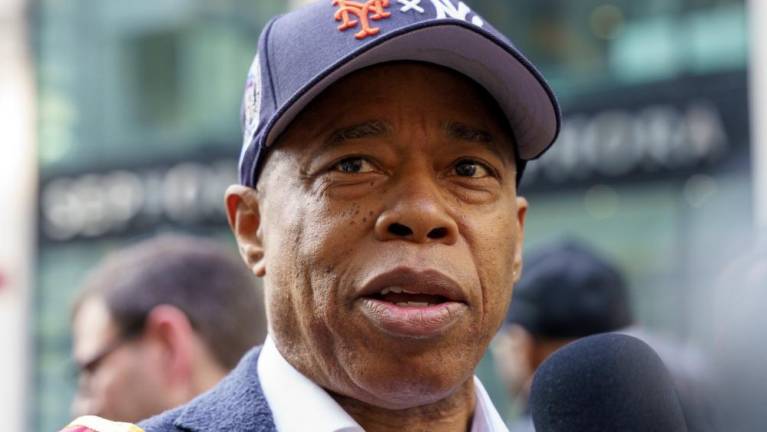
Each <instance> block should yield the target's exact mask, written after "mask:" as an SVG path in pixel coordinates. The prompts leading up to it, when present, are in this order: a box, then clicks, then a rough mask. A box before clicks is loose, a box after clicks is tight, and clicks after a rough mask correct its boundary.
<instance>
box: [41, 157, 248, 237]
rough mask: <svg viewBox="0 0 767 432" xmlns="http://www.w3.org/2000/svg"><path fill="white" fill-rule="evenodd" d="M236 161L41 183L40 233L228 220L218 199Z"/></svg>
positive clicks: (95, 233)
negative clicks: (41, 231)
mask: <svg viewBox="0 0 767 432" xmlns="http://www.w3.org/2000/svg"><path fill="white" fill-rule="evenodd" d="M236 166H237V163H236V162H235V161H233V160H222V161H218V162H213V163H209V164H203V163H195V162H184V163H179V164H177V165H175V166H171V167H169V168H162V169H159V168H157V169H146V170H143V171H138V172H134V171H127V170H118V171H111V172H106V173H100V174H84V175H81V176H76V177H62V178H57V179H55V180H52V181H50V182H48V183H46V184H45V185H44V186H43V190H42V193H41V200H40V205H41V212H42V230H43V234H45V236H46V237H47V238H49V239H52V240H70V239H74V238H94V237H99V236H102V235H108V234H117V233H120V232H122V231H124V230H126V229H127V228H129V227H130V226H131V225H132V224H134V223H140V224H150V225H152V224H158V223H165V222H166V221H169V222H172V223H178V224H196V223H203V222H211V221H217V222H221V223H225V222H226V215H225V214H224V206H223V204H222V202H223V201H222V200H223V197H224V191H225V190H226V187H227V186H229V185H230V184H233V183H237V175H236V173H237V170H236Z"/></svg>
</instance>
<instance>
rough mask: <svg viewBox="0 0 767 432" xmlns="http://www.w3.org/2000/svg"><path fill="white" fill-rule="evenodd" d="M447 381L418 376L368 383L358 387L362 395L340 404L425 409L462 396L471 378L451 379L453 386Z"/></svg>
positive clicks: (353, 395)
mask: <svg viewBox="0 0 767 432" xmlns="http://www.w3.org/2000/svg"><path fill="white" fill-rule="evenodd" d="M446 378H447V377H445V376H418V377H406V378H404V377H390V379H386V378H384V379H380V380H379V379H375V380H370V381H372V382H368V383H361V384H362V385H363V386H364V387H365V388H364V389H363V391H360V392H355V394H352V395H346V396H342V397H341V398H340V399H341V400H339V402H340V403H341V404H342V405H344V403H343V402H344V400H343V399H351V401H349V400H347V401H346V402H352V403H363V404H367V405H371V406H373V407H376V408H380V409H385V410H392V411H401V410H407V409H414V408H419V407H426V406H430V405H434V404H438V403H441V402H443V401H446V400H449V399H451V398H452V397H453V396H455V395H456V394H458V393H461V391H462V390H463V389H464V388H465V386H466V385H467V384H470V383H471V380H472V375H470V376H469V377H468V378H461V379H455V378H453V380H452V382H449V380H448V379H446ZM471 385H472V386H473V384H471ZM336 399H339V398H338V397H337V398H336ZM354 401H356V402H354Z"/></svg>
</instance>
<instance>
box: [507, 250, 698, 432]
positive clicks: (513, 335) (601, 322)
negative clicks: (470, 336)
mask: <svg viewBox="0 0 767 432" xmlns="http://www.w3.org/2000/svg"><path fill="white" fill-rule="evenodd" d="M616 331H617V332H621V333H626V334H630V335H632V336H635V337H638V338H640V339H643V340H644V341H645V342H647V343H648V344H649V345H650V346H652V347H653V349H655V350H656V351H657V352H658V354H659V355H660V356H661V358H662V359H663V361H664V363H666V366H667V367H668V368H669V371H670V372H671V374H672V378H673V380H674V385H675V386H676V388H677V393H678V395H679V398H680V400H681V402H682V408H683V410H684V413H685V418H686V420H687V424H688V428H689V430H690V431H710V430H712V429H711V427H712V420H711V418H710V417H709V416H710V414H711V413H710V410H711V408H712V406H711V405H709V403H708V400H709V399H708V397H707V395H706V392H708V391H709V390H710V388H709V387H707V386H706V385H705V384H706V381H705V379H704V377H705V373H706V369H705V367H704V362H703V360H702V357H701V356H700V355H699V354H698V352H697V351H695V350H693V349H689V348H686V347H680V346H678V345H676V344H675V343H673V342H672V341H670V340H667V339H665V338H662V337H658V336H656V335H653V334H652V333H650V332H648V331H646V330H644V329H642V328H641V327H639V326H638V325H636V324H635V319H634V315H633V312H632V306H631V298H630V293H629V289H628V286H627V284H626V281H625V278H624V276H623V274H622V272H621V271H620V270H619V268H618V267H617V266H616V265H615V264H613V263H612V262H611V261H609V260H608V259H606V258H604V257H602V256H600V255H599V254H598V253H596V252H595V251H594V250H592V249H591V248H590V247H588V246H586V245H585V244H584V243H583V242H580V241H576V240H572V239H567V240H561V241H558V242H555V243H551V244H548V245H545V246H542V247H540V248H538V249H536V250H534V251H531V252H530V253H529V254H528V255H527V256H526V258H525V264H524V270H523V272H522V278H521V280H520V282H519V283H518V284H517V286H516V287H515V289H514V293H513V294H512V301H511V305H510V306H509V311H508V314H507V319H506V323H505V325H504V326H503V327H502V328H501V330H500V331H499V333H498V335H497V337H496V340H495V341H494V343H493V345H492V354H493V356H494V360H495V364H496V367H497V369H498V373H499V375H500V376H501V378H502V380H503V382H504V384H505V386H506V388H507V391H508V392H509V393H510V395H511V396H512V402H513V403H514V406H515V407H516V408H517V410H516V411H517V414H516V418H514V419H513V420H512V421H511V422H510V425H509V428H510V431H511V432H524V431H534V428H533V425H532V420H531V418H530V414H529V412H528V409H527V401H528V398H529V392H530V385H531V383H532V379H533V375H534V373H535V371H536V369H537V368H538V366H540V365H541V363H543V361H544V360H546V358H548V357H549V355H551V354H552V353H553V352H554V351H556V350H558V349H559V348H561V347H562V346H564V345H566V344H568V343H570V342H572V341H574V340H576V339H579V338H581V337H585V336H590V335H593V334H597V333H606V332H616Z"/></svg>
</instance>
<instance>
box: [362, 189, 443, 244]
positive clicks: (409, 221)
mask: <svg viewBox="0 0 767 432" xmlns="http://www.w3.org/2000/svg"><path fill="white" fill-rule="evenodd" d="M390 194H391V195H390V197H387V198H389V199H388V201H389V203H390V205H389V206H388V207H387V208H386V209H385V210H384V211H383V212H382V213H381V214H380V215H379V216H378V219H377V220H376V224H375V235H376V238H378V239H379V240H381V241H387V240H407V241H412V242H416V243H437V242H439V243H444V244H447V245H451V244H454V243H455V242H456V240H457V239H458V225H457V223H456V222H455V220H454V219H453V218H452V217H451V215H450V213H449V212H448V209H447V207H446V205H445V203H444V198H443V197H442V196H441V194H440V191H439V189H438V186H437V185H435V184H433V182H429V181H419V182H417V183H416V182H411V183H403V184H401V185H398V187H396V188H395V190H393V191H391V192H390Z"/></svg>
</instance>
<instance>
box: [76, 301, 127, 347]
mask: <svg viewBox="0 0 767 432" xmlns="http://www.w3.org/2000/svg"><path fill="white" fill-rule="evenodd" d="M72 325H73V335H74V351H75V357H78V358H79V357H88V356H90V355H91V353H93V352H96V351H98V350H100V349H103V344H104V342H105V341H110V340H112V338H113V337H115V336H116V335H117V326H116V324H115V322H114V319H113V318H112V315H111V313H110V312H109V308H108V307H107V305H106V303H105V302H104V300H103V299H101V298H99V297H89V298H87V299H85V300H84V301H83V303H82V304H81V305H80V307H79V308H78V309H77V314H76V315H75V316H74V320H73V322H72Z"/></svg>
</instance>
